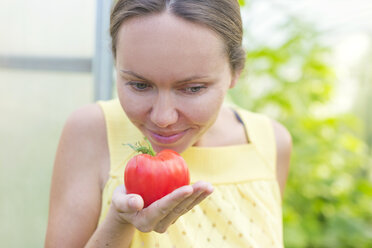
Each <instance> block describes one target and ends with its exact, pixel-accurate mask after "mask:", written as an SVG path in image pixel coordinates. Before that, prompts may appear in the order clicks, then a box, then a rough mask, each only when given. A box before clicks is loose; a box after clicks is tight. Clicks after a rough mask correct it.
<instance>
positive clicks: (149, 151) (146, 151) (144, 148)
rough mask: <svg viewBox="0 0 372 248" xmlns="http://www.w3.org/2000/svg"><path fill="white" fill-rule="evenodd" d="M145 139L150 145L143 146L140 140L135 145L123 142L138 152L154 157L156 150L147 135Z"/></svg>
mask: <svg viewBox="0 0 372 248" xmlns="http://www.w3.org/2000/svg"><path fill="white" fill-rule="evenodd" d="M145 141H146V143H147V145H148V146H142V145H141V144H140V143H139V142H137V143H136V144H135V145H132V144H123V145H127V146H129V147H130V148H132V149H133V150H134V151H136V152H139V153H142V154H149V155H151V156H153V157H154V156H156V152H155V151H154V149H153V148H152V146H151V143H150V141H149V140H148V139H147V138H146V137H145Z"/></svg>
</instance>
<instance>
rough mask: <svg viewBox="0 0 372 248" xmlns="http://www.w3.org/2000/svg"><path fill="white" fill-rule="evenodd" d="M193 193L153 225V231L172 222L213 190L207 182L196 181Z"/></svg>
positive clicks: (163, 227) (164, 227)
mask: <svg viewBox="0 0 372 248" xmlns="http://www.w3.org/2000/svg"><path fill="white" fill-rule="evenodd" d="M193 188H194V193H193V194H192V195H191V196H189V197H188V198H187V199H185V200H184V201H182V202H180V203H179V204H178V205H177V206H176V207H175V208H173V210H172V211H171V212H170V213H169V214H168V215H167V216H165V217H164V218H163V219H162V220H161V221H159V223H158V224H157V225H156V227H155V231H157V232H162V231H165V230H166V228H167V227H168V226H169V225H171V224H173V223H174V222H175V221H176V220H177V219H178V218H179V217H180V216H181V215H183V214H185V213H187V212H188V211H189V210H190V209H191V208H192V207H193V206H195V205H196V204H198V203H200V202H201V201H202V200H204V199H205V198H206V197H207V196H208V195H210V194H211V193H212V192H213V187H212V185H210V184H209V183H205V182H197V183H195V184H194V185H193Z"/></svg>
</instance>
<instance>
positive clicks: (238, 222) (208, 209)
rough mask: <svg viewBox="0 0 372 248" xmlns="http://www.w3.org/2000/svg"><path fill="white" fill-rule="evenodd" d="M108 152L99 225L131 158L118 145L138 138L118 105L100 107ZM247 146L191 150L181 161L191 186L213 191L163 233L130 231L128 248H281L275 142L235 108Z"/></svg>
mask: <svg viewBox="0 0 372 248" xmlns="http://www.w3.org/2000/svg"><path fill="white" fill-rule="evenodd" d="M100 105H101V107H102V109H103V111H104V114H105V119H106V126H107V129H108V142H109V147H110V161H111V165H110V166H111V169H110V178H109V180H108V182H107V184H106V186H105V189H104V191H103V196H102V210H101V217H100V223H101V222H102V221H103V220H104V218H105V216H106V214H107V212H108V209H109V206H110V204H111V201H110V199H111V197H112V193H113V191H114V190H115V188H116V187H117V186H119V185H121V184H123V183H124V182H123V175H124V169H125V165H126V163H127V161H128V160H129V159H130V158H131V157H133V156H134V153H133V151H131V150H130V149H129V148H128V149H127V148H125V147H124V148H123V146H122V144H123V143H135V142H137V141H139V140H141V139H142V134H141V133H140V132H139V131H138V130H137V129H136V128H135V127H134V126H133V125H132V124H131V123H130V121H129V120H128V118H127V117H126V116H125V114H124V113H123V111H122V108H121V106H120V103H119V101H117V100H113V101H110V102H101V103H100ZM237 112H238V113H239V115H240V116H241V117H242V120H243V122H244V124H245V125H246V131H247V133H248V136H249V137H250V140H251V141H252V143H251V144H248V145H237V146H230V147H218V148H198V147H191V148H189V149H188V150H186V151H185V152H184V153H183V154H182V156H183V157H184V159H185V160H186V163H187V165H188V166H189V169H190V175H191V180H192V182H196V181H198V180H204V181H208V182H211V183H212V184H213V186H214V192H213V194H212V195H211V196H210V197H208V199H207V200H205V201H203V202H202V203H201V204H199V205H197V206H196V207H194V208H193V209H192V210H191V211H189V212H188V213H186V214H185V215H183V216H181V217H180V218H179V219H178V220H177V221H176V222H175V223H174V224H173V225H171V226H170V227H169V228H168V230H167V231H166V232H165V233H162V234H160V233H156V232H149V233H142V232H140V231H136V232H135V234H134V237H133V241H132V244H131V248H137V247H145V248H153V247H165V248H167V247H174V248H175V247H177V248H185V247H188V248H190V247H191V248H198V247H203V248H230V247H231V248H234V247H252V248H253V247H254V248H257V247H275V248H277V247H278V248H281V247H283V240H282V223H281V221H282V213H281V197H280V192H279V187H278V183H277V181H276V175H275V171H276V168H275V140H274V136H273V132H272V126H271V121H270V119H268V118H267V117H265V116H262V115H259V114H255V113H251V112H247V111H243V110H240V109H237Z"/></svg>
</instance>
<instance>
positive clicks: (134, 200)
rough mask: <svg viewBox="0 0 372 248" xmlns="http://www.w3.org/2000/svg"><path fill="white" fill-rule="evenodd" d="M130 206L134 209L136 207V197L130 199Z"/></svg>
mask: <svg viewBox="0 0 372 248" xmlns="http://www.w3.org/2000/svg"><path fill="white" fill-rule="evenodd" d="M128 204H129V206H130V207H134V206H135V205H136V199H134V197H131V198H129V200H128Z"/></svg>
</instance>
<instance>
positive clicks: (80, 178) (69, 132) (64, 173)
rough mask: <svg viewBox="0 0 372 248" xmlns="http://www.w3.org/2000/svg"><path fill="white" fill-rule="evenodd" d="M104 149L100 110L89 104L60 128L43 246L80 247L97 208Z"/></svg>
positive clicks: (91, 228) (94, 222)
mask: <svg viewBox="0 0 372 248" xmlns="http://www.w3.org/2000/svg"><path fill="white" fill-rule="evenodd" d="M108 163H109V161H108V148H107V141H106V131H105V124H104V118H103V113H102V111H101V109H100V108H99V106H97V105H95V104H92V105H88V106H85V107H82V108H81V109H79V110H77V111H75V112H74V113H72V114H71V116H70V117H69V118H68V120H67V122H66V124H65V127H64V129H63V131H62V135H61V138H60V142H59V146H58V149H57V154H56V158H55V164H54V170H53V177H52V185H51V192H50V207H49V219H48V228H47V235H46V240H45V247H72V248H73V247H83V246H84V245H85V244H86V242H87V241H88V239H89V238H90V237H91V235H92V233H93V232H94V231H95V229H96V227H97V223H98V218H99V215H100V209H101V188H102V184H103V176H102V175H103V174H104V173H103V168H105V166H106V167H107V165H108Z"/></svg>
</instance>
